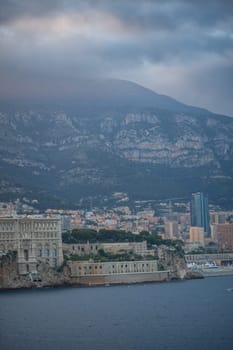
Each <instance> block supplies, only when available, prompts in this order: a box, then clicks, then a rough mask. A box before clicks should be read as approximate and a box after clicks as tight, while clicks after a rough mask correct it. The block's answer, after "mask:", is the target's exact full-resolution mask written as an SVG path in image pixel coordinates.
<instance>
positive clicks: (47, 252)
mask: <svg viewBox="0 0 233 350" xmlns="http://www.w3.org/2000/svg"><path fill="white" fill-rule="evenodd" d="M44 256H49V249H48V248H45V250H44Z"/></svg>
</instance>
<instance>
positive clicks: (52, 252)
mask: <svg viewBox="0 0 233 350" xmlns="http://www.w3.org/2000/svg"><path fill="white" fill-rule="evenodd" d="M35 255H36V257H49V256H53V257H55V256H57V249H55V248H52V249H49V248H44V249H42V248H36V249H35Z"/></svg>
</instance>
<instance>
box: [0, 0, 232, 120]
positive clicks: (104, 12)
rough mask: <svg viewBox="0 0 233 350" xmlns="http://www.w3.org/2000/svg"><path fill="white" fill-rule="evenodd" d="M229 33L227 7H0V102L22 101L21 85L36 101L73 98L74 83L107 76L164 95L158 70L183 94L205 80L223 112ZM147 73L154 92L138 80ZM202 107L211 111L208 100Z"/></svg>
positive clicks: (125, 2)
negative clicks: (49, 95)
mask: <svg viewBox="0 0 233 350" xmlns="http://www.w3.org/2000/svg"><path fill="white" fill-rule="evenodd" d="M232 28H233V1H232V0H205V1H203V0H202V1H200V0H195V1H188V0H167V1H166V0H138V1H137V0H118V1H111V0H99V1H98V0H93V1H91V0H86V1H78V0H73V1H72V0H67V1H66V0H63V1H62V0H49V1H48V0H18V1H17V0H9V1H4V0H2V1H1V4H0V50H1V55H0V75H1V83H0V95H1V96H3V97H4V96H8V95H9V94H12V95H14V96H15V95H17V94H19V93H22V89H21V91H19V89H20V88H19V87H20V86H22V82H23V86H24V89H23V90H25V93H27V89H30V91H28V92H30V93H31V94H33V91H34V90H35V91H36V92H37V93H40V87H41V86H44V85H46V86H50V87H51V90H53V93H55V94H56V90H57V89H58V86H59V89H62V91H64V93H65V91H67V93H71V91H72V86H73V87H75V84H77V81H78V79H83V78H85V77H110V76H113V77H116V78H128V79H131V80H137V81H139V82H140V83H142V84H144V85H148V84H149V85H148V86H150V87H151V88H154V89H157V90H158V92H160V87H163V91H162V92H163V93H166V86H165V84H164V83H163V82H162V79H163V76H162V75H159V72H160V70H159V69H160V68H161V67H162V68H161V74H162V72H163V73H164V72H165V69H166V67H167V70H172V72H173V77H172V79H174V77H175V76H176V71H177V72H179V77H178V74H177V79H179V80H182V77H183V79H185V81H183V82H182V84H181V83H180V81H179V84H180V86H181V85H182V86H185V88H184V91H185V92H187V91H188V90H189V89H190V91H192V89H196V90H197V89H198V81H199V82H200V83H201V81H202V80H203V79H204V80H205V84H204V85H205V88H206V94H207V95H208V94H209V96H211V91H213V92H214V95H215V96H216V95H217V92H218V90H219V95H221V101H222V102H220V103H222V105H223V106H224V105H226V103H224V91H225V92H226V95H225V96H228V95H227V94H228V90H227V89H228V88H229V84H230V82H229V80H230V76H231V74H230V73H232V62H233V59H232V58H233V30H232ZM202 62H203V63H202ZM206 62H208V65H207V64H206ZM153 70H156V72H157V73H158V74H157V79H156V82H155V83H154V84H153V82H152V81H149V79H148V80H146V78H144V79H143V77H146V76H150V72H153ZM188 70H190V71H189V74H187V71H188ZM226 71H227V72H228V74H224V72H226ZM158 76H160V80H161V83H160V82H159V79H158ZM194 76H195V79H193V77H194ZM213 76H214V77H215V78H214V79H213ZM198 79H199V80H198ZM231 81H232V80H231ZM26 82H27V84H26ZM218 82H219V84H218ZM224 82H226V84H224ZM162 83H163V84H162ZM171 83H172V82H171V81H170V86H171ZM177 83H178V81H177ZM213 83H214V84H215V86H214V87H213V86H211V85H212V84H213ZM179 84H177V85H179ZM218 85H219V87H218ZM167 87H168V88H169V77H167ZM187 87H188V89H187ZM220 89H221V91H220ZM167 91H169V92H171V93H172V92H173V91H171V90H169V89H167ZM180 92H182V88H181V90H180ZM176 93H177V89H175V88H174V94H173V95H174V97H177V95H176ZM186 95H187V96H184V98H183V101H184V102H185V99H186V97H187V101H188V102H190V99H189V97H190V98H191V92H190V96H188V93H186ZM179 96H180V95H179ZM196 96H198V93H197V94H196ZM207 100H208V101H210V103H209V105H207V107H209V108H211V97H209V99H208V98H207ZM195 102H196V101H195ZM225 102H226V101H225ZM191 103H192V101H191ZM197 103H198V101H197ZM200 103H203V101H202V100H201V98H200ZM212 105H213V107H214V104H212ZM229 105H230V103H228V107H227V108H228V110H229V111H230V110H231V108H232V112H231V114H233V105H231V107H230V106H229ZM222 110H224V108H223V109H222Z"/></svg>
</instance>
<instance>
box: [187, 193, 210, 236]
mask: <svg viewBox="0 0 233 350" xmlns="http://www.w3.org/2000/svg"><path fill="white" fill-rule="evenodd" d="M208 205H209V204H208V197H207V196H206V195H204V193H202V192H197V193H193V194H192V198H191V203H190V218H191V226H197V227H203V228H204V232H205V235H206V236H207V237H209V236H210V218H209V207H208Z"/></svg>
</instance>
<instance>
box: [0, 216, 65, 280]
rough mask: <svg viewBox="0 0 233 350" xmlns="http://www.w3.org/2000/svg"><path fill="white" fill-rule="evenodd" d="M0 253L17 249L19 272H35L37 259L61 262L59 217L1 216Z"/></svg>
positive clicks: (53, 265) (55, 265) (51, 263)
mask: <svg viewBox="0 0 233 350" xmlns="http://www.w3.org/2000/svg"><path fill="white" fill-rule="evenodd" d="M0 252H3V253H4V252H5V253H6V252H16V253H17V263H18V272H19V274H27V273H30V272H31V273H36V272H37V267H38V264H39V263H40V262H45V263H48V265H49V266H51V267H57V266H60V265H61V264H62V262H63V252H62V238H61V221H60V219H59V218H48V217H40V216H37V217H36V216H26V217H16V218H0Z"/></svg>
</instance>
